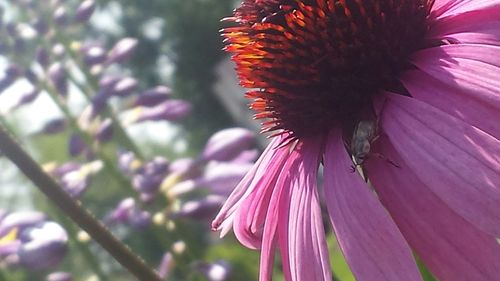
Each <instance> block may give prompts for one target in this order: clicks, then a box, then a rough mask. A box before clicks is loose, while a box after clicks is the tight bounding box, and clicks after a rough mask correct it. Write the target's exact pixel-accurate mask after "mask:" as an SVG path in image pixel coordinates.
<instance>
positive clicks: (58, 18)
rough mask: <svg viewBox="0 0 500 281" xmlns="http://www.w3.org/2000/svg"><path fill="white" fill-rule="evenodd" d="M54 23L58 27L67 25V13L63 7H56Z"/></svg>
mask: <svg viewBox="0 0 500 281" xmlns="http://www.w3.org/2000/svg"><path fill="white" fill-rule="evenodd" d="M54 22H55V23H56V24H57V25H59V26H65V25H67V24H68V12H67V11H66V8H64V7H58V8H56V10H55V11H54Z"/></svg>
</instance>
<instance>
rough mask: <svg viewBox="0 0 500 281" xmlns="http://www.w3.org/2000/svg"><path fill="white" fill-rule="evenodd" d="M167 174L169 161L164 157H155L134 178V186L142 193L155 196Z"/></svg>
mask: <svg viewBox="0 0 500 281" xmlns="http://www.w3.org/2000/svg"><path fill="white" fill-rule="evenodd" d="M167 172H168V161H167V160H166V159H165V158H162V157H155V159H153V160H152V161H150V162H148V163H146V164H145V165H144V166H143V168H142V169H141V171H139V172H138V173H137V174H136V175H134V176H133V178H132V185H133V186H134V189H135V190H137V191H138V192H140V193H146V194H154V193H156V192H157V191H158V189H159V187H160V184H161V183H162V181H163V179H164V178H165V176H166V175H167Z"/></svg>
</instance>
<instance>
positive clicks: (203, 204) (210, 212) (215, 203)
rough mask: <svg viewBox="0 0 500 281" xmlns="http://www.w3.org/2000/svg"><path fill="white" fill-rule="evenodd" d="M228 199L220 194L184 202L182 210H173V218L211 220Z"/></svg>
mask: <svg viewBox="0 0 500 281" xmlns="http://www.w3.org/2000/svg"><path fill="white" fill-rule="evenodd" d="M224 201H226V197H224V196H218V195H208V196H207V197H205V198H203V199H199V200H192V201H187V202H185V203H183V204H182V205H181V207H180V210H178V211H176V212H173V213H172V217H173V218H191V219H196V220H205V221H209V219H210V218H213V217H214V216H215V215H216V214H217V211H219V209H220V208H221V207H222V205H223V204H224Z"/></svg>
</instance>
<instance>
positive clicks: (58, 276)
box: [45, 272, 73, 281]
mask: <svg viewBox="0 0 500 281" xmlns="http://www.w3.org/2000/svg"><path fill="white" fill-rule="evenodd" d="M45 281H73V277H71V274H69V273H67V272H54V273H51V274H49V275H47V278H45Z"/></svg>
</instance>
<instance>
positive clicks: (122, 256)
mask: <svg viewBox="0 0 500 281" xmlns="http://www.w3.org/2000/svg"><path fill="white" fill-rule="evenodd" d="M0 151H2V152H3V153H4V155H5V156H6V157H7V158H9V159H10V160H11V161H12V162H13V163H14V164H15V165H16V166H17V167H18V168H19V169H20V170H21V171H22V172H23V173H24V175H25V176H26V177H28V178H29V179H30V180H31V181H32V182H33V183H34V184H35V185H36V186H37V187H38V188H39V189H40V191H41V192H42V193H44V194H45V195H46V196H47V198H48V199H49V200H51V201H52V203H53V204H54V205H56V206H57V207H59V208H60V209H61V210H62V212H63V213H64V214H66V215H67V216H68V217H69V218H70V219H71V220H72V221H74V222H75V223H76V224H78V226H80V227H81V228H82V229H83V230H84V231H86V232H87V233H88V234H89V235H90V236H91V237H92V238H93V239H94V240H95V241H96V242H97V243H99V244H100V245H101V246H102V247H103V248H104V249H105V250H106V251H108V253H109V254H111V256H113V257H114V258H115V259H116V260H117V261H118V262H119V263H120V264H121V265H122V266H123V267H125V268H126V269H127V270H128V271H129V272H130V273H131V274H133V275H134V276H135V277H136V278H137V279H139V280H141V281H162V279H161V278H160V277H159V276H158V275H157V274H156V272H155V271H154V270H152V269H151V268H150V267H148V266H147V265H146V264H145V263H144V261H143V260H142V259H141V258H139V257H138V256H137V255H135V254H133V253H132V251H131V250H130V249H129V248H128V247H127V246H126V245H125V244H123V243H121V242H120V241H119V240H118V239H116V237H114V236H113V234H111V232H109V230H108V229H106V227H105V226H104V225H103V224H102V223H100V222H99V221H98V220H97V219H95V218H94V217H93V216H92V215H91V214H90V213H89V212H88V211H87V210H86V209H84V208H83V207H82V206H81V204H80V202H79V201H77V200H73V199H72V198H71V197H70V196H69V195H68V194H67V193H66V192H65V191H64V190H63V189H62V188H61V187H60V186H59V185H58V184H57V183H56V182H55V181H54V180H53V179H52V178H51V177H50V176H49V175H47V174H46V173H45V172H44V171H43V170H42V169H41V167H40V166H39V165H38V164H37V163H36V162H35V161H34V160H33V159H32V158H31V157H30V156H29V155H28V154H27V153H26V152H25V151H24V150H23V149H22V148H21V147H20V146H19V145H18V144H17V143H16V141H14V140H13V139H12V138H11V137H10V136H9V134H8V133H7V132H6V131H5V129H4V128H3V127H2V126H0Z"/></svg>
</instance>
